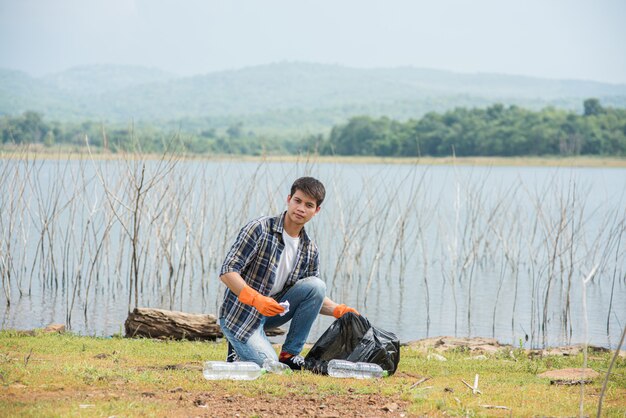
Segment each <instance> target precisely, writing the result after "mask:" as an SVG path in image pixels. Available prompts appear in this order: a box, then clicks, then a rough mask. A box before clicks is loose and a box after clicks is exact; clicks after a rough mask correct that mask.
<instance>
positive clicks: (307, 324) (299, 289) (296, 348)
mask: <svg viewBox="0 0 626 418" xmlns="http://www.w3.org/2000/svg"><path fill="white" fill-rule="evenodd" d="M325 295H326V283H324V282H323V281H322V280H320V279H318V278H317V277H307V278H306V279H302V280H298V281H297V282H296V283H295V284H294V285H293V286H292V287H291V288H290V289H289V290H287V291H286V292H285V293H284V294H282V295H280V297H279V299H278V301H279V302H285V301H289V312H287V313H286V314H285V315H283V316H280V315H276V316H263V317H262V319H261V326H259V328H257V329H256V331H254V332H253V333H252V335H251V336H250V338H249V339H248V341H247V342H245V343H244V342H242V341H239V340H237V339H236V338H234V332H232V331H231V330H229V329H227V328H226V327H225V326H224V319H223V318H220V326H221V328H222V332H223V333H224V336H225V337H226V338H227V339H228V341H230V343H231V344H232V346H233V348H234V349H235V352H236V353H237V356H239V359H240V360H242V361H252V362H255V363H257V364H258V365H262V364H263V361H264V360H265V359H271V360H278V356H277V355H276V351H274V347H272V344H271V343H270V341H269V339H268V338H267V335H265V331H264V329H265V328H274V327H279V326H281V325H283V324H285V323H287V322H288V321H291V325H290V326H289V332H288V333H287V337H286V339H285V343H284V344H283V348H282V351H286V352H288V353H290V354H294V355H297V354H300V352H301V351H302V347H303V346H304V343H305V342H306V339H307V337H308V336H309V331H310V330H311V327H312V326H313V321H315V318H317V315H318V314H319V312H320V309H321V308H322V302H323V301H324V296H325Z"/></svg>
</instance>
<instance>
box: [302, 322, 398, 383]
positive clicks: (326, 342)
mask: <svg viewBox="0 0 626 418" xmlns="http://www.w3.org/2000/svg"><path fill="white" fill-rule="evenodd" d="M333 359H341V360H348V361H352V362H357V361H362V362H365V363H374V364H378V365H379V366H380V367H382V368H383V370H386V371H387V372H388V373H389V376H391V375H392V374H394V373H395V371H396V369H397V368H398V363H399V362H400V341H399V340H398V337H396V336H395V334H393V333H391V332H388V331H384V330H381V329H380V328H376V327H373V326H372V325H371V324H370V321H368V320H367V318H365V317H364V316H362V315H356V314H353V313H351V312H349V313H347V314H345V315H343V316H342V317H341V318H339V319H337V320H336V321H335V322H333V323H332V324H331V325H330V327H328V329H327V330H326V332H324V334H322V336H321V337H320V338H319V339H318V340H317V342H316V343H315V345H314V346H313V348H311V351H309V354H307V356H306V358H305V366H304V367H305V369H307V370H310V371H312V372H314V373H320V374H328V362H329V361H330V360H333Z"/></svg>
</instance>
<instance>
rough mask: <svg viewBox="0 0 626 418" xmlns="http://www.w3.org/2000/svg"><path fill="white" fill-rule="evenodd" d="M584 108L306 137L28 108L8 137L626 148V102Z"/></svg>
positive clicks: (462, 151) (477, 112)
mask: <svg viewBox="0 0 626 418" xmlns="http://www.w3.org/2000/svg"><path fill="white" fill-rule="evenodd" d="M583 109H584V110H583V112H582V113H576V112H572V111H566V110H561V109H556V108H553V107H547V108H544V109H543V110H540V111H532V110H528V109H524V108H521V107H518V106H515V105H512V106H508V107H507V106H504V105H502V104H494V105H491V106H489V107H486V108H470V109H468V108H464V107H459V108H456V109H454V110H450V111H447V112H443V113H436V112H431V113H427V114H426V115H424V116H423V117H422V118H420V119H418V120H413V119H411V120H408V121H397V120H393V119H390V118H388V117H380V118H373V117H370V116H357V117H352V118H350V119H349V120H348V121H347V122H346V123H344V124H340V125H336V126H334V127H333V128H332V130H331V131H330V132H329V133H328V134H317V135H309V136H307V137H304V138H297V137H294V136H290V137H285V136H284V135H280V134H278V133H277V134H267V133H264V134H260V133H257V132H254V131H253V130H248V129H246V128H245V126H244V125H243V124H242V123H235V124H232V125H231V126H229V127H227V128H226V129H215V128H211V127H205V128H203V129H196V130H194V131H181V130H179V131H177V132H172V131H167V130H164V129H162V128H158V127H155V126H151V125H148V124H146V125H138V126H131V127H119V126H117V127H107V126H105V124H103V123H96V122H91V121H87V122H83V123H80V124H71V123H65V124H61V123H58V122H47V121H45V120H44V118H43V115H41V114H39V113H36V112H25V113H24V114H22V115H19V116H3V117H1V118H0V138H1V139H2V143H3V144H24V143H40V144H43V145H44V146H48V147H52V146H54V145H57V144H68V145H74V146H83V145H84V144H85V137H86V136H87V137H88V138H89V140H90V145H91V146H94V147H101V148H106V149H108V150H110V151H113V152H115V151H117V150H120V149H131V148H132V149H137V148H139V149H140V150H141V151H144V152H161V151H163V150H165V149H172V147H174V148H176V149H177V150H180V151H185V152H190V153H195V154H247V155H260V154H297V153H317V154H320V155H364V156H386V157H415V156H449V155H452V154H454V155H457V156H523V155H533V156H534V155H566V156H570V155H612V156H626V109H623V108H611V107H604V106H602V105H601V103H600V102H599V101H598V100H597V99H593V98H591V99H587V100H585V101H584V103H583Z"/></svg>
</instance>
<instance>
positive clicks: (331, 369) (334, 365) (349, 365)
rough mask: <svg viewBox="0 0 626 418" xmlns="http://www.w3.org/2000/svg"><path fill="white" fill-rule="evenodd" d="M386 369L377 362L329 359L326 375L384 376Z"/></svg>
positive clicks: (357, 377) (362, 377)
mask: <svg viewBox="0 0 626 418" xmlns="http://www.w3.org/2000/svg"><path fill="white" fill-rule="evenodd" d="M387 374H388V373H387V371H385V370H383V368H382V367H380V366H379V365H378V364H373V363H361V362H359V363H353V362H351V361H348V360H337V359H334V360H331V361H329V362H328V375H329V376H331V377H354V378H356V379H371V378H373V377H385V376H387Z"/></svg>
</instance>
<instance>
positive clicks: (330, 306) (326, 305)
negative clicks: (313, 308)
mask: <svg viewBox="0 0 626 418" xmlns="http://www.w3.org/2000/svg"><path fill="white" fill-rule="evenodd" d="M337 306H338V304H337V303H335V302H333V301H332V300H331V299H330V298H329V297H328V296H326V297H325V298H324V302H322V309H320V313H321V314H322V315H328V316H332V315H333V311H334V310H335V308H336V307H337Z"/></svg>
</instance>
